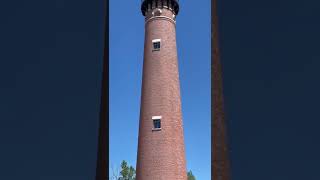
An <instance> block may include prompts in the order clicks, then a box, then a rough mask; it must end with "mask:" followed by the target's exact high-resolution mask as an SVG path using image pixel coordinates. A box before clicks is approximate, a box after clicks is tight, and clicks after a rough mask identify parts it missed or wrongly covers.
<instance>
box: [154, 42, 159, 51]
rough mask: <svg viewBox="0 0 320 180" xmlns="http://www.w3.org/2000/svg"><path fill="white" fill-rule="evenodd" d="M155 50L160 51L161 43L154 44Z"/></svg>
mask: <svg viewBox="0 0 320 180" xmlns="http://www.w3.org/2000/svg"><path fill="white" fill-rule="evenodd" d="M153 50H160V42H153Z"/></svg>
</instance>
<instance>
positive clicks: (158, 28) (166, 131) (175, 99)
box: [136, 9, 187, 180]
mask: <svg viewBox="0 0 320 180" xmlns="http://www.w3.org/2000/svg"><path fill="white" fill-rule="evenodd" d="M172 15H173V14H172V12H171V11H170V10H168V9H162V14H161V16H167V17H170V18H172ZM151 16H152V15H151V12H148V13H147V14H146V25H145V47H144V63H143V80H142V97H141V111H140V124H139V143H138V159H137V168H136V169H137V180H186V179H187V172H186V161H185V151H184V138H183V124H182V114H181V100H180V85H179V74H178V58H177V49H176V30H175V23H173V22H172V21H170V20H167V19H164V18H154V19H152V20H149V19H150V18H151ZM153 39H161V50H160V51H152V49H153V45H152V40H153ZM152 116H162V119H161V128H162V129H161V130H160V131H152V129H153V121H152Z"/></svg>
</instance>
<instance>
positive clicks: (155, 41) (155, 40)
mask: <svg viewBox="0 0 320 180" xmlns="http://www.w3.org/2000/svg"><path fill="white" fill-rule="evenodd" d="M157 42H159V43H160V48H159V49H154V43H157ZM160 49H161V39H153V40H152V51H160Z"/></svg>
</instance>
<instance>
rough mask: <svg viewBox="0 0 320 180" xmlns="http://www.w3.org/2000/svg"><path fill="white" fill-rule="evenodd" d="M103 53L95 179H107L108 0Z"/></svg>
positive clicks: (106, 0)
mask: <svg viewBox="0 0 320 180" xmlns="http://www.w3.org/2000/svg"><path fill="white" fill-rule="evenodd" d="M104 7H105V9H104V23H105V29H104V35H103V36H104V54H103V70H102V71H103V72H102V86H101V100H100V123H99V137H98V156H97V167H96V180H107V155H108V150H107V141H108V138H107V137H108V136H107V135H108V134H109V129H108V127H107V124H108V122H107V119H108V115H109V113H108V102H109V96H108V95H109V88H108V79H109V74H108V63H109V61H108V59H109V47H108V43H109V33H108V30H109V19H108V13H109V0H104Z"/></svg>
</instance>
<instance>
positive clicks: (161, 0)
mask: <svg viewBox="0 0 320 180" xmlns="http://www.w3.org/2000/svg"><path fill="white" fill-rule="evenodd" d="M141 2H142V3H141V12H142V15H144V16H145V15H146V13H147V12H148V11H150V10H153V9H155V8H161V9H163V8H166V9H169V10H171V11H172V12H173V13H174V14H175V15H178V13H179V0H142V1H141Z"/></svg>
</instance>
